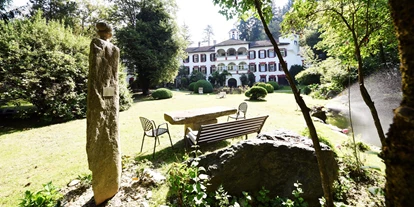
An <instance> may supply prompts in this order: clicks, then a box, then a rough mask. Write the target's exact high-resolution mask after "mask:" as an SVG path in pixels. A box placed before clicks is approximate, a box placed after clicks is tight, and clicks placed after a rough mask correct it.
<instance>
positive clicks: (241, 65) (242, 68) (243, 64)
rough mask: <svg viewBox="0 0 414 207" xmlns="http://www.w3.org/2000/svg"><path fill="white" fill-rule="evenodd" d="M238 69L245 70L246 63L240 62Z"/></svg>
mask: <svg viewBox="0 0 414 207" xmlns="http://www.w3.org/2000/svg"><path fill="white" fill-rule="evenodd" d="M239 70H247V64H246V63H240V64H239Z"/></svg>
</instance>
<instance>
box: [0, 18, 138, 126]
mask: <svg viewBox="0 0 414 207" xmlns="http://www.w3.org/2000/svg"><path fill="white" fill-rule="evenodd" d="M0 30H1V31H2V35H1V36H0V60H1V65H2V66H1V68H2V70H0V86H1V87H0V94H7V95H5V96H4V97H2V98H4V99H5V100H6V101H13V100H19V99H21V100H24V101H27V102H30V103H31V104H33V105H34V106H35V107H34V108H36V110H35V111H34V113H35V114H33V115H37V116H39V117H40V118H41V119H43V120H44V121H53V120H54V119H57V120H59V121H60V120H70V119H74V118H82V117H85V115H86V96H87V77H88V56H89V43H90V40H89V39H87V38H85V37H82V36H77V35H74V34H73V33H72V31H71V30H70V29H68V28H65V26H64V25H62V24H60V23H58V22H55V21H48V22H46V20H45V19H43V18H42V17H41V13H38V14H36V15H34V16H32V17H31V18H27V19H15V20H13V21H11V22H9V23H8V24H6V23H5V22H4V21H0ZM125 82H126V81H124V83H122V82H121V84H125V85H126V83H125ZM120 90H121V91H120V93H121V97H120V103H121V107H120V108H123V109H126V108H129V104H131V103H132V99H131V100H129V99H128V97H129V95H128V93H129V91H128V90H126V89H125V90H124V88H123V86H122V87H121V85H120ZM123 104H126V106H125V107H124V105H123ZM21 118H23V117H21Z"/></svg>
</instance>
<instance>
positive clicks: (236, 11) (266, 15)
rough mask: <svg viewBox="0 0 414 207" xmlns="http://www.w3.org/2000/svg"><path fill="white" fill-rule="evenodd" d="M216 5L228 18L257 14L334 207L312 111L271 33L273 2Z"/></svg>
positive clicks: (218, 1)
mask: <svg viewBox="0 0 414 207" xmlns="http://www.w3.org/2000/svg"><path fill="white" fill-rule="evenodd" d="M213 2H214V4H218V5H219V6H220V7H221V8H222V10H221V11H220V13H222V14H224V15H226V17H227V18H229V17H232V16H242V15H244V14H245V13H247V12H255V13H256V14H257V15H256V16H258V17H259V18H260V20H261V21H262V23H263V26H264V29H265V32H266V34H267V36H268V37H269V39H270V41H271V43H272V45H273V48H274V51H275V52H276V54H277V57H278V59H279V61H280V63H282V68H283V71H284V73H285V75H286V78H287V80H288V81H289V84H290V86H291V88H292V92H293V94H294V96H295V100H296V102H297V104H298V105H299V107H300V109H301V111H302V115H303V117H304V119H305V122H306V125H307V126H308V129H309V133H310V136H311V139H312V143H313V146H314V148H315V154H316V158H317V160H318V166H319V172H320V175H321V181H322V189H323V191H324V198H325V199H326V205H327V206H329V207H331V206H333V193H332V189H331V186H330V185H329V177H328V173H327V169H326V165H325V163H324V160H323V155H322V150H321V146H320V143H319V139H318V135H317V132H316V128H315V126H314V124H313V121H312V118H311V117H310V113H309V112H310V109H309V107H307V106H306V103H305V101H304V100H303V98H302V97H301V96H300V93H299V91H298V89H297V87H296V85H295V83H294V80H293V77H292V76H291V75H290V73H289V70H288V68H287V64H286V62H285V61H284V60H283V56H282V53H281V52H280V49H279V47H278V45H277V42H276V40H275V39H274V38H273V36H272V33H271V32H270V30H269V28H268V26H267V24H268V22H270V20H271V17H272V1H271V0H253V1H252V0H242V1H236V2H233V1H227V0H213Z"/></svg>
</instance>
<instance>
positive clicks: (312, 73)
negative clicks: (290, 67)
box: [295, 68, 321, 85]
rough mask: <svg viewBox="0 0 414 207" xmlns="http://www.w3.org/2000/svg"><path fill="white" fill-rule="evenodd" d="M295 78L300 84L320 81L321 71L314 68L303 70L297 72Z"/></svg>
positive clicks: (318, 82)
mask: <svg viewBox="0 0 414 207" xmlns="http://www.w3.org/2000/svg"><path fill="white" fill-rule="evenodd" d="M295 78H296V80H297V81H298V82H299V84H301V85H310V84H320V83H321V73H320V72H319V71H318V70H317V69H316V68H310V69H307V70H304V71H302V72H300V73H298V74H297V75H296V76H295Z"/></svg>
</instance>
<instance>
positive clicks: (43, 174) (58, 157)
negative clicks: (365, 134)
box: [0, 91, 383, 206]
mask: <svg viewBox="0 0 414 207" xmlns="http://www.w3.org/2000/svg"><path fill="white" fill-rule="evenodd" d="M303 97H304V100H305V101H306V103H307V104H308V106H309V107H311V106H314V105H325V103H326V102H327V101H325V100H314V99H312V98H310V97H308V96H303ZM243 101H247V102H248V110H247V116H248V117H253V116H259V115H269V118H268V119H267V121H266V123H265V125H264V127H263V129H262V131H263V132H265V131H272V130H275V129H279V128H284V129H289V130H292V131H295V132H298V133H300V132H302V131H303V130H304V129H305V122H304V120H303V117H302V114H301V112H300V110H299V107H297V104H296V102H295V100H294V97H293V95H292V94H290V93H288V92H285V91H283V92H282V93H278V92H276V93H273V94H269V95H268V96H267V97H266V101H259V102H251V101H248V100H246V97H245V96H244V95H238V94H237V95H236V94H234V95H227V96H226V98H223V99H217V98H216V95H214V94H211V95H209V94H203V95H198V94H189V93H188V92H178V91H174V92H173V98H171V99H164V100H151V99H150V98H142V97H141V98H139V99H137V100H136V101H135V103H134V104H133V106H132V107H131V108H130V109H129V110H128V111H124V112H121V113H120V117H119V127H120V137H121V152H122V154H123V155H128V156H131V157H133V158H135V157H136V158H137V159H145V158H146V159H150V160H152V158H151V157H152V149H153V139H149V138H147V139H146V140H145V143H144V149H143V152H142V153H140V147H141V141H142V135H143V132H142V128H141V123H140V122H139V117H140V116H144V117H147V118H150V119H153V120H155V122H156V123H157V124H159V123H162V122H164V112H168V111H176V110H184V109H191V108H202V107H210V106H233V107H237V106H238V105H239V103H240V102H243ZM223 121H226V117H221V118H219V122H223ZM316 127H317V130H318V131H319V132H320V133H322V134H323V136H324V137H328V138H329V139H330V141H331V142H332V143H333V145H334V146H336V145H340V144H341V143H342V142H343V141H345V140H347V139H348V138H347V136H345V135H343V134H341V133H339V132H336V131H333V130H331V129H330V128H329V127H328V126H326V125H324V124H321V123H316ZM170 132H171V137H172V141H173V143H174V148H175V149H171V148H170V143H169V140H168V138H167V137H165V136H164V137H162V139H161V145H159V146H157V150H156V155H155V156H156V157H155V159H154V160H152V161H154V162H155V163H157V166H158V167H159V169H160V170H161V171H164V172H166V171H167V170H168V168H169V165H170V164H171V163H172V162H176V161H178V160H181V159H182V156H183V154H184V143H183V133H184V126H183V125H170ZM254 136H256V135H255V134H252V135H250V136H249V138H253V137H254ZM239 140H241V139H234V140H229V141H228V142H225V143H224V144H223V143H221V144H218V145H214V146H212V147H211V149H210V148H208V150H215V149H217V148H218V147H223V146H225V145H226V144H228V143H230V142H237V141H239ZM0 157H1V162H0V206H16V205H17V204H18V203H19V199H20V198H22V197H23V193H24V191H26V190H31V191H38V190H40V189H41V188H42V184H45V183H47V182H49V181H52V182H53V184H54V185H56V186H59V187H62V186H65V185H66V184H67V183H68V182H69V181H71V180H72V179H75V178H76V177H77V176H78V175H81V174H85V173H90V171H89V169H88V163H87V155H86V119H81V120H74V121H70V122H66V123H61V124H54V125H50V126H44V127H38V128H31V129H30V128H26V129H24V130H19V131H9V132H8V133H6V134H3V133H0ZM368 162H370V164H372V163H374V164H375V165H377V164H379V165H381V161H380V160H379V159H378V158H377V157H375V156H374V155H372V156H370V159H369V161H368ZM382 168H383V166H382ZM167 191H168V189H160V191H158V192H156V193H155V194H156V196H157V202H160V203H162V202H163V201H165V195H166V192H167Z"/></svg>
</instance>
